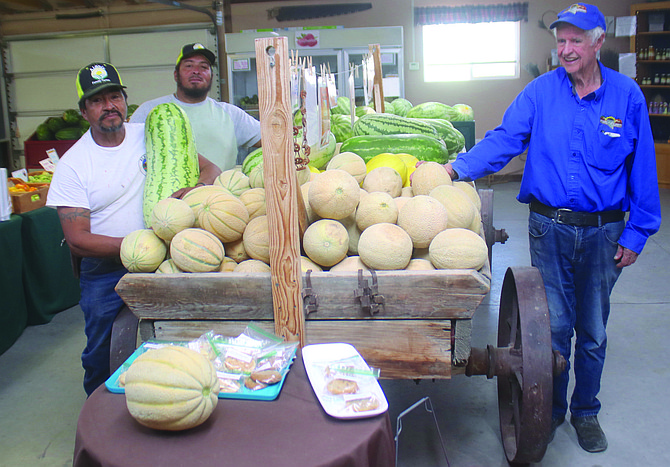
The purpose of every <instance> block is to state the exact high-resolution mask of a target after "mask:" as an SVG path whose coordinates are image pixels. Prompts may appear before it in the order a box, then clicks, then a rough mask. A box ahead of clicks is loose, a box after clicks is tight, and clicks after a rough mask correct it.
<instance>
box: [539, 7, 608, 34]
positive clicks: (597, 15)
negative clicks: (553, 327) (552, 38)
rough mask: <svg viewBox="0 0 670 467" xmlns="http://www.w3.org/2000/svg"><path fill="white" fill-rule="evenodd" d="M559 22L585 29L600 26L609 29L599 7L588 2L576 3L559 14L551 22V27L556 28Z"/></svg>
mask: <svg viewBox="0 0 670 467" xmlns="http://www.w3.org/2000/svg"><path fill="white" fill-rule="evenodd" d="M559 23H570V24H572V25H573V26H577V27H578V28H579V29H583V30H584V31H590V30H591V29H594V28H597V27H598V26H600V27H601V28H603V31H606V30H607V24H606V23H605V17H604V16H603V14H602V13H601V12H600V10H599V9H598V7H596V6H594V5H589V4H588V3H574V4H572V5H570V6H569V7H568V8H566V9H565V10H563V11H561V12H560V13H559V14H558V19H557V20H556V21H554V22H553V23H551V26H549V29H554V28H555V27H556V26H558V24H559Z"/></svg>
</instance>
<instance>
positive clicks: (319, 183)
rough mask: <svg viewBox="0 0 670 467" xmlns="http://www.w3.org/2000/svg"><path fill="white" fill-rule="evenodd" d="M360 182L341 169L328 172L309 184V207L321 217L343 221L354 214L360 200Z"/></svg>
mask: <svg viewBox="0 0 670 467" xmlns="http://www.w3.org/2000/svg"><path fill="white" fill-rule="evenodd" d="M360 196H361V195H360V187H359V186H358V182H357V181H356V179H355V178H354V177H353V175H351V174H350V173H349V172H345V171H344V170H341V169H333V170H326V171H325V172H323V173H321V174H319V176H318V177H316V178H315V179H314V180H312V181H311V182H310V184H309V192H308V196H307V197H308V199H309V205H310V206H311V207H312V209H313V210H314V212H315V213H316V214H318V215H319V216H320V217H323V218H327V219H343V218H345V217H347V216H348V215H349V214H351V213H352V212H354V210H355V209H356V206H358V201H359V199H360Z"/></svg>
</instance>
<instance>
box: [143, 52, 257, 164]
mask: <svg viewBox="0 0 670 467" xmlns="http://www.w3.org/2000/svg"><path fill="white" fill-rule="evenodd" d="M215 61H216V55H214V53H213V52H212V51H210V50H208V49H206V48H205V47H204V46H203V45H202V44H199V43H195V44H187V45H185V46H184V47H182V49H181V53H180V54H179V57H177V65H176V66H175V69H174V80H175V82H176V83H177V92H176V93H174V94H169V95H167V96H163V97H159V98H157V99H152V100H150V101H147V102H145V103H143V104H142V105H140V106H139V107H138V108H137V110H135V112H134V113H133V114H132V116H131V117H130V121H131V122H132V123H144V121H145V120H146V118H147V115H149V112H151V109H153V108H154V107H156V106H157V105H158V104H163V103H166V102H173V103H175V104H178V105H179V106H181V107H182V108H183V109H184V110H185V111H186V114H187V115H188V118H189V120H190V121H191V126H192V127H193V134H194V135H195V146H196V148H197V150H198V152H199V153H200V154H202V155H203V156H205V157H206V158H207V159H209V160H210V161H212V162H214V163H215V164H216V165H217V166H218V167H219V168H221V170H228V169H232V168H233V167H234V166H235V164H236V163H237V154H238V151H239V149H240V148H241V149H248V148H250V147H252V146H256V147H258V146H260V142H261V127H260V123H259V122H258V120H256V119H255V118H253V117H252V116H251V115H249V114H248V113H246V112H245V111H244V110H242V109H240V108H239V107H237V106H235V105H232V104H228V103H226V102H217V101H215V100H214V99H212V98H211V97H208V95H207V94H208V93H209V91H210V89H211V88H212V66H213V65H214V63H215Z"/></svg>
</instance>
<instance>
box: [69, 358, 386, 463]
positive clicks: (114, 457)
mask: <svg viewBox="0 0 670 467" xmlns="http://www.w3.org/2000/svg"><path fill="white" fill-rule="evenodd" d="M214 465H221V466H240V467H243V466H271V467H282V466H286V467H310V466H314V467H316V466H323V467H325V466H328V467H337V466H341V467H357V466H360V467H373V466H378V467H391V466H393V465H395V443H394V437H393V430H392V427H391V421H390V419H389V416H388V412H386V413H383V414H381V415H378V416H376V417H373V418H366V419H356V420H338V419H335V418H333V417H331V416H329V415H328V414H326V413H325V412H324V411H323V409H322V407H321V405H320V404H319V401H318V400H317V398H316V395H315V394H314V391H313V390H312V387H311V386H310V384H309V380H308V378H307V375H306V373H305V367H304V365H303V362H302V357H301V355H300V353H298V356H297V357H296V359H295V361H294V363H293V367H292V368H291V371H290V372H289V374H288V375H287V377H286V381H285V382H284V387H283V388H282V391H281V393H280V394H279V397H278V398H277V399H276V400H274V401H249V400H233V399H219V402H218V404H217V406H216V410H215V411H214V413H213V414H212V416H211V417H210V418H209V419H208V420H207V421H206V422H205V423H204V424H202V425H200V426H198V427H195V428H192V429H190V430H186V431H181V432H164V431H157V430H152V429H150V428H146V427H144V426H142V425H140V424H139V423H137V422H136V421H135V420H134V419H133V418H132V417H131V416H130V414H129V413H128V410H127V408H126V399H125V396H124V395H123V394H112V393H110V392H109V391H107V389H106V388H105V387H104V386H102V387H100V388H98V389H97V390H96V391H95V392H94V393H93V394H92V395H91V397H89V398H88V400H87V401H86V402H85V403H84V407H83V408H82V410H81V413H80V415H79V421H78V423H77V435H76V441H75V450H74V467H102V466H104V467H132V466H138V467H146V466H160V467H171V466H175V467H176V466H178V467H197V466H207V467H211V466H214Z"/></svg>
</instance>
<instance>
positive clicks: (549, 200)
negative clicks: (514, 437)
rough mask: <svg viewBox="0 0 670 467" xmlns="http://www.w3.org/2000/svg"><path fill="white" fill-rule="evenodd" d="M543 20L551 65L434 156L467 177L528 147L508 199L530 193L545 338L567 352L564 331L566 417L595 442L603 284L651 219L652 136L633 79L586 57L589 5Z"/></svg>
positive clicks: (557, 394) (648, 230)
mask: <svg viewBox="0 0 670 467" xmlns="http://www.w3.org/2000/svg"><path fill="white" fill-rule="evenodd" d="M551 29H553V30H554V31H555V35H556V40H557V49H558V56H559V59H560V62H561V65H562V67H561V68H558V69H556V70H554V71H552V72H549V73H546V74H544V75H542V76H540V77H538V78H537V79H535V80H534V81H532V82H531V83H529V84H528V86H526V88H525V89H524V90H523V91H522V92H521V94H519V95H518V96H517V97H516V99H515V100H514V102H512V104H511V105H510V107H509V108H508V109H507V110H506V112H505V115H504V117H503V121H502V124H501V125H500V126H498V127H497V128H495V129H494V130H493V131H489V132H488V133H487V134H486V137H485V138H484V139H483V140H482V141H481V142H479V143H478V144H477V145H476V146H475V147H474V148H472V149H471V150H470V151H469V152H468V153H465V154H461V155H460V156H459V157H458V158H457V159H456V160H455V161H454V162H453V163H452V164H447V166H446V168H447V170H448V171H449V172H450V174H451V176H452V178H459V179H461V180H474V179H477V178H479V177H482V176H484V175H487V174H490V173H494V172H497V171H498V170H500V169H501V168H503V167H504V166H505V165H506V164H507V163H508V162H509V161H510V160H511V159H512V158H513V157H514V156H516V155H518V154H521V153H522V152H524V151H525V150H526V149H527V150H528V157H527V161H526V165H525V169H524V175H523V179H522V181H521V187H520V192H519V195H518V197H517V199H518V200H519V201H521V202H522V203H528V204H530V211H531V212H530V216H529V225H528V230H529V241H530V254H531V262H532V264H533V266H535V267H537V268H538V269H539V271H540V273H541V274H542V278H543V281H544V285H545V289H546V292H547V300H548V303H549V311H550V317H551V333H552V345H553V348H554V349H555V350H558V351H560V352H561V354H562V355H563V356H565V358H566V360H568V361H569V358H570V353H571V343H572V337H573V335H576V341H575V355H574V375H575V389H574V391H573V393H572V397H571V400H570V405H569V409H570V413H571V419H570V421H571V423H572V425H573V426H574V427H575V430H576V432H577V437H578V440H579V444H580V446H581V447H582V448H583V449H585V450H586V451H589V452H599V451H604V450H605V449H606V448H607V438H606V437H605V434H604V433H603V431H602V429H601V427H600V424H599V423H598V419H597V414H598V412H599V411H600V401H599V400H598V398H597V395H598V392H599V391H600V379H601V375H602V369H603V365H604V361H605V349H606V347H607V335H606V332H605V328H606V325H607V318H608V316H609V311H610V301H609V298H610V294H611V291H612V288H613V287H614V284H615V282H616V280H617V278H618V277H619V274H620V272H621V270H622V268H623V267H625V266H629V265H631V264H633V263H634V262H635V260H636V259H637V256H638V255H639V254H640V253H641V252H642V249H643V248H644V245H645V243H646V241H647V239H648V238H649V236H651V235H652V234H654V233H655V232H657V231H658V229H659V227H660V223H661V210H660V201H659V192H658V182H657V178H656V160H655V152H654V141H653V137H652V132H651V127H650V124H649V116H648V113H647V106H646V102H645V98H644V95H643V94H642V92H641V91H640V88H639V87H638V85H637V84H636V83H635V82H634V81H633V80H631V79H630V78H628V77H626V76H624V75H622V74H620V73H618V72H616V71H613V70H610V69H608V68H606V67H604V66H603V65H602V64H601V63H600V62H599V61H598V59H597V53H598V51H599V50H600V48H601V47H602V45H603V41H604V40H605V29H606V23H605V18H604V16H603V15H602V13H601V12H600V11H599V10H598V8H596V7H595V6H593V5H588V4H585V3H576V4H574V5H572V6H570V7H569V8H567V9H566V10H563V11H562V12H561V13H559V15H558V19H557V20H556V21H555V22H554V23H552V25H551ZM625 212H628V213H629V216H628V221H627V222H626V221H625V220H624V213H625ZM568 372H569V367H568V368H567V369H566V370H565V371H564V372H563V374H561V375H560V376H558V377H556V378H555V379H554V400H553V413H552V425H551V428H552V431H551V434H552V438H553V434H554V432H555V430H556V428H557V427H558V426H559V425H560V424H561V423H563V421H564V420H565V416H566V413H567V410H568V403H567V391H568Z"/></svg>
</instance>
